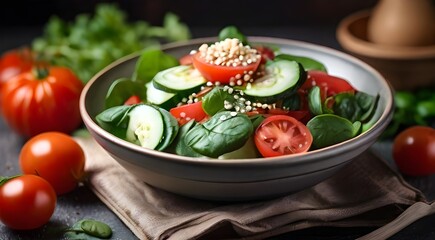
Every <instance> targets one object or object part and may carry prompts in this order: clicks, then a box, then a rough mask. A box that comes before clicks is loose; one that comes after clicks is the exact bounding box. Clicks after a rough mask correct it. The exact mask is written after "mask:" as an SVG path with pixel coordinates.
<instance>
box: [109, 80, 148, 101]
mask: <svg viewBox="0 0 435 240" xmlns="http://www.w3.org/2000/svg"><path fill="white" fill-rule="evenodd" d="M133 95H137V96H138V97H139V98H140V99H146V88H145V85H144V84H142V83H139V82H135V81H132V80H130V79H128V78H120V79H118V80H115V81H114V82H113V83H112V85H110V87H109V90H108V91H107V95H106V101H105V109H107V108H111V107H114V106H119V105H122V104H123V103H124V102H125V101H126V100H127V99H128V98H129V97H131V96H133Z"/></svg>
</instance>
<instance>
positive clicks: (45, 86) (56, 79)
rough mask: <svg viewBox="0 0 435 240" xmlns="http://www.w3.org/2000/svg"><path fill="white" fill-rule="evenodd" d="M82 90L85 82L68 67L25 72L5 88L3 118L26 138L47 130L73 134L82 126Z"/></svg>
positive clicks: (2, 97) (3, 91)
mask: <svg viewBox="0 0 435 240" xmlns="http://www.w3.org/2000/svg"><path fill="white" fill-rule="evenodd" d="M82 89H83V83H82V82H81V81H80V80H79V79H78V78H77V77H76V76H75V75H74V73H73V72H72V71H71V70H69V69H68V68H65V67H47V68H45V67H44V68H38V69H37V71H29V72H24V73H21V74H20V75H18V76H15V77H14V78H12V79H11V80H9V81H8V82H7V83H6V84H4V85H3V88H2V89H1V94H0V96H1V101H0V102H1V106H2V112H3V116H4V118H5V120H6V122H7V123H8V125H9V126H10V127H11V128H13V129H14V130H15V131H16V132H18V133H19V134H21V135H23V136H24V137H32V136H35V135H37V134H39V133H42V132H47V131H60V132H65V133H70V132H72V131H73V130H75V129H76V128H77V127H78V126H79V125H80V124H81V117H80V111H79V98H80V93H81V90H82Z"/></svg>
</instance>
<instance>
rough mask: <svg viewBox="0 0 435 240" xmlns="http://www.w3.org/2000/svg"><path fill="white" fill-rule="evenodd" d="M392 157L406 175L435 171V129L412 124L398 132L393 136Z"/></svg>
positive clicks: (420, 174)
mask: <svg viewBox="0 0 435 240" xmlns="http://www.w3.org/2000/svg"><path fill="white" fill-rule="evenodd" d="M393 158H394V160H395V162H396V164H397V167H398V168H399V170H400V171H401V172H403V173H404V174H406V175H410V176H424V175H429V174H433V173H435V129H434V128H431V127H425V126H413V127H409V128H407V129H405V130H403V131H402V132H400V133H399V134H398V135H397V136H396V137H395V138H394V142H393Z"/></svg>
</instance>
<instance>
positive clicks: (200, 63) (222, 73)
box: [192, 53, 261, 84]
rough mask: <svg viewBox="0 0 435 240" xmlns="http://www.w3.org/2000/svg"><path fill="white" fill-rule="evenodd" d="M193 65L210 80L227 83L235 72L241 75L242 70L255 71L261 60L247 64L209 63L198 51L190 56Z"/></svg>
mask: <svg viewBox="0 0 435 240" xmlns="http://www.w3.org/2000/svg"><path fill="white" fill-rule="evenodd" d="M192 60H193V66H195V68H196V69H198V71H199V72H200V73H201V74H202V76H204V77H205V78H206V79H207V80H208V81H210V82H220V83H222V84H228V83H229V82H230V79H231V78H233V77H235V76H236V75H237V74H240V75H242V76H243V74H244V72H249V71H253V72H255V71H256V70H257V68H258V66H259V65H260V62H261V61H256V62H253V63H251V64H249V65H247V66H237V67H232V66H219V65H215V64H210V63H207V62H205V61H204V59H203V58H202V57H201V55H200V53H197V54H195V55H193V56H192Z"/></svg>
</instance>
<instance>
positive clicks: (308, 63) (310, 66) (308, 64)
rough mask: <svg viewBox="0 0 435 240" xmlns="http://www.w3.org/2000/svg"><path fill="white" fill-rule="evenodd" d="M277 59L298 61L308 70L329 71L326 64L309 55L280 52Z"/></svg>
mask: <svg viewBox="0 0 435 240" xmlns="http://www.w3.org/2000/svg"><path fill="white" fill-rule="evenodd" d="M275 59H276V60H278V59H284V60H290V61H296V62H298V63H300V64H302V66H303V67H304V69H305V70H306V71H309V70H319V71H323V72H327V70H326V67H325V65H323V63H321V62H319V61H317V60H315V59H312V58H309V57H304V56H294V55H289V54H279V55H277V56H275Z"/></svg>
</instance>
